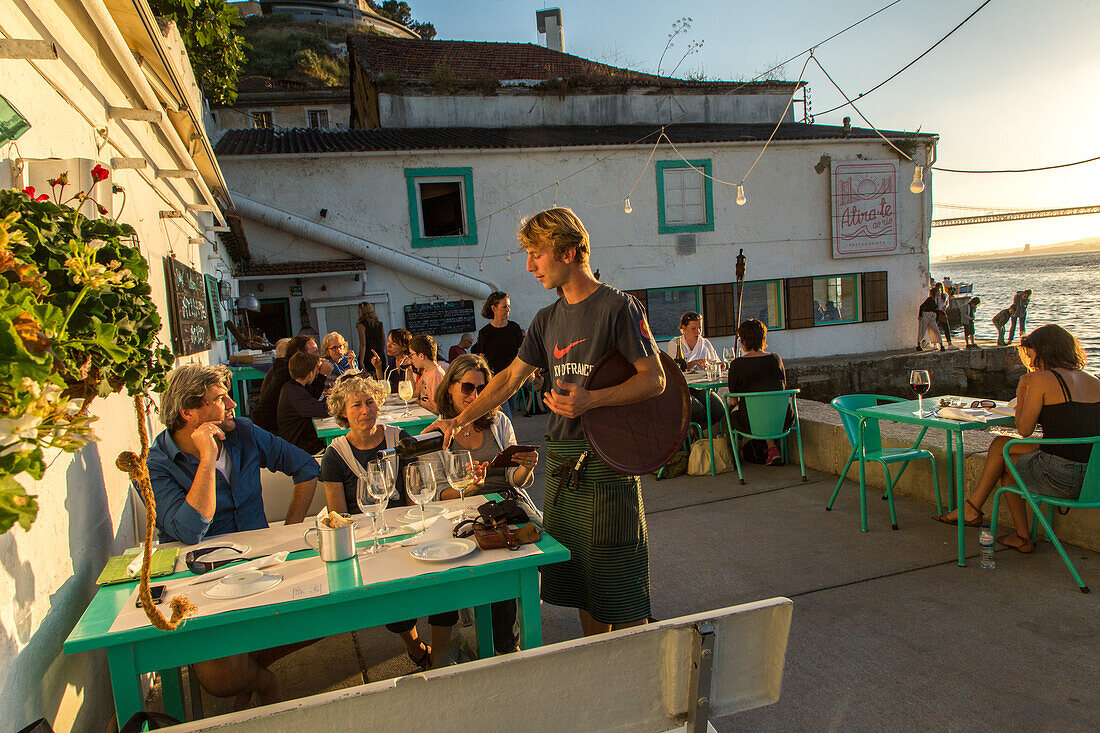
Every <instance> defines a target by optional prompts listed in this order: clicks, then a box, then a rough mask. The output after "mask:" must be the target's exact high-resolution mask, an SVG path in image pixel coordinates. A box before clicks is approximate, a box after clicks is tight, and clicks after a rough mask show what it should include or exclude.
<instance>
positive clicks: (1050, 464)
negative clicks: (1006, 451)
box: [1016, 449, 1089, 499]
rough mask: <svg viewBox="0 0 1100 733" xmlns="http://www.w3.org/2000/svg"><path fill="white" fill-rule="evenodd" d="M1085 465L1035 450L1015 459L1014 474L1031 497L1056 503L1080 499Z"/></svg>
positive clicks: (1086, 465) (1086, 466)
mask: <svg viewBox="0 0 1100 733" xmlns="http://www.w3.org/2000/svg"><path fill="white" fill-rule="evenodd" d="M1088 465H1089V464H1087V463H1080V462H1078V461H1071V460H1069V459H1068V458H1062V457H1061V456H1056V455H1054V454H1053V453H1044V452H1043V451H1041V450H1038V449H1036V450H1033V451H1031V452H1030V453H1025V454H1024V455H1022V456H1020V457H1019V458H1017V459H1016V470H1017V471H1019V472H1020V478H1022V479H1023V480H1024V485H1025V486H1027V488H1028V489H1030V490H1031V492H1032V493H1034V494H1044V495H1046V496H1053V497H1056V498H1059V499H1076V498H1077V497H1079V496H1081V487H1082V485H1084V483H1085V469H1086V468H1088Z"/></svg>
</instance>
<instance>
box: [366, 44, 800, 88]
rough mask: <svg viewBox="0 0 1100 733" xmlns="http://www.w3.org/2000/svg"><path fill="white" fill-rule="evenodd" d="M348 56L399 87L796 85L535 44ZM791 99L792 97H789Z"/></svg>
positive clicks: (383, 49)
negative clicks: (570, 82) (641, 67)
mask: <svg viewBox="0 0 1100 733" xmlns="http://www.w3.org/2000/svg"><path fill="white" fill-rule="evenodd" d="M348 53H349V57H350V59H351V63H354V64H358V65H359V67H360V68H362V69H363V70H364V71H365V72H367V73H368V74H370V75H371V76H379V75H382V74H393V75H396V77H397V78H398V79H399V80H401V81H426V80H428V79H429V78H430V77H431V75H432V72H433V71H435V70H436V69H437V68H439V67H446V68H447V69H448V70H449V71H450V73H451V76H452V77H453V78H454V80H455V81H458V82H477V81H481V80H484V79H493V80H497V81H511V80H525V81H547V80H550V79H567V78H584V79H585V80H586V81H588V82H589V83H593V84H596V83H600V82H603V83H607V84H623V83H635V84H644V85H647V86H677V87H705V88H726V87H729V86H734V85H740V86H743V87H745V88H744V91H745V92H746V93H748V92H753V91H757V90H759V88H761V86H769V87H774V86H776V85H780V86H783V87H785V88H786V89H791V88H793V87H794V86H795V85H796V84H797V82H787V81H779V82H775V81H767V82H757V83H755V84H754V83H749V84H744V83H743V82H729V81H722V82H718V81H693V80H689V79H674V78H672V77H666V76H656V75H654V74H646V73H644V72H641V71H633V70H631V69H622V68H619V67H616V66H609V65H607V64H601V63H599V62H597V61H591V60H589V59H586V58H581V57H580V56H574V55H573V54H570V53H563V52H561V51H554V50H552V49H549V48H546V47H545V46H539V45H536V44H533V43H500V42H494V41H424V40H418V39H406V38H389V37H385V36H367V35H360V34H350V35H349V36H348ZM788 93H789V92H788Z"/></svg>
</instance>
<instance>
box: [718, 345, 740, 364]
mask: <svg viewBox="0 0 1100 733" xmlns="http://www.w3.org/2000/svg"><path fill="white" fill-rule="evenodd" d="M736 358H737V349H735V348H733V347H732V346H723V347H722V361H724V362H726V368H727V369H729V367H730V364H732V363H733V360H734V359H736Z"/></svg>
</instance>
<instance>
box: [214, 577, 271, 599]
mask: <svg viewBox="0 0 1100 733" xmlns="http://www.w3.org/2000/svg"><path fill="white" fill-rule="evenodd" d="M282 581H283V576H281V575H276V574H274V573H265V572H264V571H263V570H242V571H241V572H239V573H231V574H230V575H227V576H225V577H224V578H222V579H221V580H219V581H218V582H217V583H214V584H213V585H211V586H210V587H209V588H207V589H206V590H204V591H203V592H202V594H203V595H204V596H206V597H207V598H246V597H248V596H254V595H256V594H257V593H263V592H264V591H265V590H268V589H270V588H274V587H275V586H277V585H278V584H279V583H281V582H282Z"/></svg>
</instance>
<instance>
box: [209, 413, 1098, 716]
mask: <svg viewBox="0 0 1100 733" xmlns="http://www.w3.org/2000/svg"><path fill="white" fill-rule="evenodd" d="M544 425H545V417H531V418H524V417H519V418H517V420H516V427H517V433H518V438H519V441H520V442H521V443H530V442H539V441H540V440H541V438H542V431H543V427H544ZM868 470H869V471H874V470H878V469H877V468H875V467H869V468H868ZM746 480H747V482H748V483H747V484H746V485H745V486H741V485H740V484H739V483H738V481H737V475H736V473H732V472H731V473H727V474H723V475H719V476H716V477H713V478H712V477H690V476H683V477H679V478H676V479H671V480H667V481H661V482H657V481H654V480H653V479H652V477H647V478H646V479H644V481H643V485H644V493H645V505H646V515H647V521H648V526H649V540H650V559H651V577H652V586H653V613H654V615H655V616H656V617H658V618H662V619H665V618H672V617H675V616H680V615H684V614H690V613H696V612H700V611H705V610H707V609H712V608H720V607H723V606H729V605H733V604H737V603H742V602H746V601H753V600H757V599H762V598H769V597H772V596H786V597H788V598H791V599H792V600H793V601H794V616H793V621H792V626H791V634H790V642H789V646H788V650H787V661H786V667H785V671H784V677H783V690H782V694H781V697H780V700H779V702H778V703H777V704H775V705H771V706H769V707H766V708H762V709H760V710H756V711H750V712H747V713H742V714H740V715H735V716H730V717H727V718H723V719H719V720H715V721H713V722H714V725H715V727H716V728H717V729H718V730H719V731H732V730H739V731H745V730H749V731H755V730H759V731H789V730H886V729H900V728H905V729H916V730H936V731H940V730H943V731H948V730H951V731H955V730H958V731H966V730H996V729H1001V728H1014V729H1025V730H1026V729H1031V730H1058V731H1069V730H1081V731H1085V730H1088V731H1095V730H1098V729H1100V695H1098V694H1097V691H1096V690H1097V687H1096V680H1097V679H1100V634H1097V633H1096V619H1097V618H1098V609H1100V555H1098V554H1096V553H1092V552H1089V551H1086V550H1080V549H1076V548H1070V551H1071V555H1072V557H1073V560H1074V562H1075V563H1076V564H1077V567H1078V569H1079V570H1080V572H1081V574H1082V576H1083V577H1084V578H1085V582H1086V583H1088V584H1090V585H1091V586H1092V587H1093V588H1094V589H1095V592H1093V593H1091V594H1088V595H1085V594H1082V593H1080V592H1079V591H1078V590H1077V587H1076V586H1075V585H1074V583H1073V580H1072V578H1071V577H1070V575H1069V573H1068V572H1067V571H1066V569H1065V567H1064V566H1063V564H1062V562H1061V560H1060V558H1059V557H1058V556H1057V553H1056V552H1055V551H1054V550H1053V549H1052V548H1051V547H1050V545H1049V544H1043V545H1041V546H1040V548H1039V549H1038V550H1037V551H1036V552H1035V553H1034V554H1032V555H1021V554H1018V553H1016V552H1013V551H1011V550H1001V551H999V552H997V555H996V558H997V568H996V569H995V570H983V569H981V568H980V567H979V564H978V561H977V547H978V544H977V543H978V539H977V531H978V530H976V529H968V530H967V532H968V535H967V542H968V543H969V546H970V547H971V548H973V551H972V553H971V555H970V562H971V564H970V565H969V566H968V567H966V568H959V567H957V566H956V564H955V532H954V530H953V529H951V528H949V527H946V526H944V525H941V524H937V523H935V522H933V521H931V520H930V519H929V517H930V516H931V515H932V514H933V513H934V507H933V506H931V505H928V504H923V503H920V502H915V501H911V500H906V499H899V500H898V520H899V524H900V530H899V531H897V532H894V531H891V530H890V527H889V516H888V512H887V506H886V503H885V502H882V501H879V500H878V499H875V500H873V501H870V502H869V517H870V532H868V533H866V534H864V533H861V532H860V531H859V503H858V495H857V489H858V485H856V484H852V483H850V482H849V483H847V484H846V485H845V486H844V489H843V490H842V493H841V496H840V498H839V499H838V501H837V504H836V506H835V507H834V509H833V511H832V512H825V511H824V506H825V503H826V501H827V500H828V498H829V495H830V493H831V492H832V489H833V486H834V485H835V482H836V478H835V477H833V476H828V475H825V474H820V473H814V472H811V473H810V476H809V482H808V483H802V482H801V480H800V478H799V474H798V467H797V465H795V466H785V467H765V466H749V467H748V468H747V474H746ZM536 487H537V491H536V492H533V493H534V494H535V498H536V500H537V501H541V498H542V476H541V473H540V474H539V475H538V476H537V479H536ZM542 618H543V628H544V636H545V641H546V643H553V642H557V641H562V640H565V639H571V638H575V637H577V636H579V635H580V625H579V623H578V621H577V616H576V613H575V611H573V610H571V609H562V608H557V607H554V606H546V605H544V606H543V610H542ZM426 631H427V629H426V626H425V622H424V621H421V633H422V635H424V634H425V633H426ZM461 633H463V634H464V635H467V636H470V635H471V630H470V629H462V630H461ZM355 636H356V640H357V642H358V648H359V653H358V654H357V652H356V645H355V644H353V641H352V637H351V635H350V634H343V635H341V636H338V637H332V638H329V639H326V640H324V641H322V642H319V643H317V644H315V645H313V646H311V647H309V648H307V649H304V650H301V651H298V652H295V653H294V654H292V655H290V656H288V657H286V658H285V659H284V660H282V661H281V662H279V663H278V664H277V665H276V666H275V667H274V670H275V671H276V673H277V674H278V675H279V677H280V679H281V680H282V682H283V690H284V693H285V694H286V695H287V696H292V697H299V696H305V695H311V694H316V693H318V692H323V691H327V690H333V689H337V688H342V687H351V686H354V685H359V684H362V683H363V681H364V677H365V678H366V679H367V680H370V681H375V680H378V679H382V678H386V677H393V676H397V675H401V674H408V673H410V672H412V671H414V668H413V666H412V664H411V662H409V661H408V660H407V659H406V657H405V656H404V647H403V645H402V644H401V643H400V641H399V640H398V638H397V637H396V636H395V635H393V634H390V633H389V632H387V631H385V630H384V629H369V630H366V631H362V632H357V634H356V635H355ZM204 705H205V708H206V713H207V715H210V714H214V713H218V712H226V711H227V710H228V704H227V701H223V700H216V699H213V698H209V697H206V698H205V699H204Z"/></svg>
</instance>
